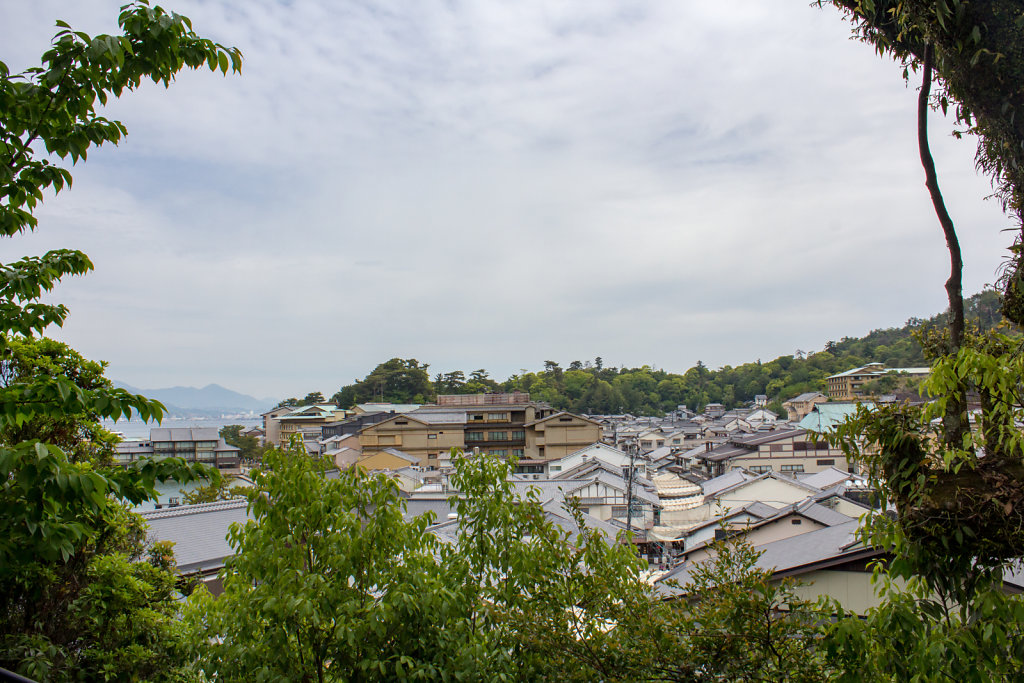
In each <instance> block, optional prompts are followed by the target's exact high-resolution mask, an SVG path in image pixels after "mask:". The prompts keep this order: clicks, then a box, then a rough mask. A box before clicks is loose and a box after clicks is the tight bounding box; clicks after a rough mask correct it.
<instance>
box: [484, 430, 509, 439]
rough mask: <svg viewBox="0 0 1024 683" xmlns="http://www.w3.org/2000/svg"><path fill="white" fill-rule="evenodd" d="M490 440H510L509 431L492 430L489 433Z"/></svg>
mask: <svg viewBox="0 0 1024 683" xmlns="http://www.w3.org/2000/svg"><path fill="white" fill-rule="evenodd" d="M487 440H488V441H508V432H490V433H488V435H487Z"/></svg>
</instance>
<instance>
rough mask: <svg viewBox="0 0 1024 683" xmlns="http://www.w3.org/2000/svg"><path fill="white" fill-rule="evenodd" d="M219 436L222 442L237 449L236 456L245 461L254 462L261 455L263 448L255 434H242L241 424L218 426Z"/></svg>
mask: <svg viewBox="0 0 1024 683" xmlns="http://www.w3.org/2000/svg"><path fill="white" fill-rule="evenodd" d="M219 433H220V437H221V438H222V439H224V443H226V444H229V445H231V446H235V447H237V448H238V449H239V451H238V457H240V458H241V459H242V460H244V461H246V462H255V461H258V460H259V459H260V457H261V456H262V455H263V448H262V447H261V446H260V442H259V439H257V438H256V437H255V436H245V435H243V434H242V425H224V426H223V427H221V428H220V432H219Z"/></svg>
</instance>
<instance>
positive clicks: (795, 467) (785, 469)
mask: <svg viewBox="0 0 1024 683" xmlns="http://www.w3.org/2000/svg"><path fill="white" fill-rule="evenodd" d="M779 469H780V470H782V471H783V472H803V471H804V466H803V465H783V466H782V467H780V468H779Z"/></svg>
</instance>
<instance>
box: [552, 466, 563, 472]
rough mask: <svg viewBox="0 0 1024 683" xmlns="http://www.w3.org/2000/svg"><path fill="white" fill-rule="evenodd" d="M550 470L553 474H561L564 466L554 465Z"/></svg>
mask: <svg viewBox="0 0 1024 683" xmlns="http://www.w3.org/2000/svg"><path fill="white" fill-rule="evenodd" d="M550 469H551V471H552V472H561V471H562V466H561V465H552V466H551V467H550Z"/></svg>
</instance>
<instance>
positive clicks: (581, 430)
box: [359, 392, 601, 467]
mask: <svg viewBox="0 0 1024 683" xmlns="http://www.w3.org/2000/svg"><path fill="white" fill-rule="evenodd" d="M553 413H554V410H553V409H552V408H551V406H549V405H547V404H546V403H539V402H536V401H530V395H529V394H526V393H522V392H516V393H511V394H469V395H451V396H439V397H438V400H437V403H436V404H433V405H426V406H422V407H421V408H419V409H417V410H413V411H410V412H407V413H403V414H400V415H395V416H392V417H389V418H388V419H386V420H384V421H382V422H379V423H378V424H374V425H368V426H366V427H364V428H363V430H362V431H361V432H360V435H359V444H360V446H361V448H362V450H363V456H364V457H369V456H373V455H375V454H377V453H379V452H381V451H383V450H384V449H387V448H395V449H398V450H400V451H403V452H405V453H408V454H409V455H414V456H417V458H418V459H419V463H420V464H421V465H423V466H427V467H444V466H445V465H447V464H448V462H447V455H448V453H449V451H450V450H451V449H452V448H453V447H454V448H459V449H464V450H473V449H479V451H480V452H481V453H488V454H490V455H497V456H503V457H510V458H516V459H517V460H523V459H528V460H550V459H554V458H560V457H562V456H564V455H566V454H567V453H571V452H573V451H576V450H579V449H580V448H582V447H584V446H588V445H590V444H592V443H595V442H597V441H600V439H601V426H600V424H599V423H597V422H595V421H593V420H590V419H588V418H584V417H580V416H578V415H571V414H569V413H558V414H553ZM551 418H556V419H554V420H552V419H551Z"/></svg>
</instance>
